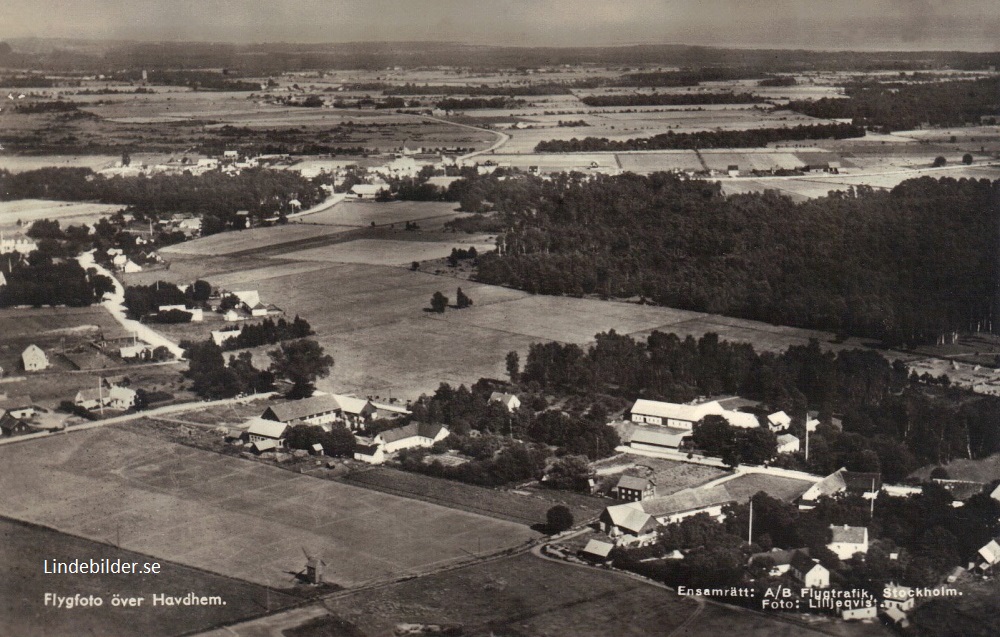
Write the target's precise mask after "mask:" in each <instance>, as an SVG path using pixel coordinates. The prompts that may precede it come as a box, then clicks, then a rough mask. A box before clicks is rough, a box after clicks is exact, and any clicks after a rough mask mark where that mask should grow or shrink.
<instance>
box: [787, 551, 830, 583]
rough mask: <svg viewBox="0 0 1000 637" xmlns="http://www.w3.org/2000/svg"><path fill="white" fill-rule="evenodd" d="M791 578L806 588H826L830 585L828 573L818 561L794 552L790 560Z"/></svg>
mask: <svg viewBox="0 0 1000 637" xmlns="http://www.w3.org/2000/svg"><path fill="white" fill-rule="evenodd" d="M790 565H791V569H789V570H790V571H791V573H792V577H794V578H795V579H796V580H798V581H799V582H801V583H802V585H803V586H805V587H807V588H826V587H827V586H829V585H830V571H829V570H827V568H826V567H825V566H823V565H822V564H820V563H819V560H817V559H815V558H811V557H809V556H808V555H807V554H805V553H803V552H801V551H796V552H795V554H794V555H793V556H792V560H791V564H790Z"/></svg>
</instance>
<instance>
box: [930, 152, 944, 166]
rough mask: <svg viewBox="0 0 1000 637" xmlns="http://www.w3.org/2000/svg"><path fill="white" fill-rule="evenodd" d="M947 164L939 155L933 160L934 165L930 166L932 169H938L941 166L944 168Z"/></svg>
mask: <svg viewBox="0 0 1000 637" xmlns="http://www.w3.org/2000/svg"><path fill="white" fill-rule="evenodd" d="M947 163H948V160H947V159H945V158H944V157H942V156H941V155H938V156H937V157H935V158H934V163H933V164H931V166H933V167H934V168H940V167H941V166H944V165H945V164H947Z"/></svg>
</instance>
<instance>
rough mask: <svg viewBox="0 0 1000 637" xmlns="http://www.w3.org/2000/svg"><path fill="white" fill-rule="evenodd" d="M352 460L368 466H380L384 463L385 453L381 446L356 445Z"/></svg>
mask: <svg viewBox="0 0 1000 637" xmlns="http://www.w3.org/2000/svg"><path fill="white" fill-rule="evenodd" d="M354 459H355V460H360V461H361V462H367V463H368V464H382V463H383V462H385V451H383V450H382V445H375V444H358V446H356V447H355V448H354Z"/></svg>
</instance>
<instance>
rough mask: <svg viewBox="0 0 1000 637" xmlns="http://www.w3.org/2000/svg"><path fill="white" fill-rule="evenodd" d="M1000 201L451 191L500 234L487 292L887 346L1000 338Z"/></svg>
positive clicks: (680, 185)
mask: <svg viewBox="0 0 1000 637" xmlns="http://www.w3.org/2000/svg"><path fill="white" fill-rule="evenodd" d="M998 196H1000V195H998V185H996V184H992V185H991V184H990V182H988V181H986V180H979V181H976V180H965V179H963V180H955V179H948V178H945V179H940V180H935V179H932V178H929V177H923V178H920V179H914V180H910V181H906V182H903V183H902V184H900V185H898V186H896V187H895V188H893V189H892V190H891V191H888V192H885V191H878V192H876V191H874V190H873V189H871V188H867V187H858V188H855V189H853V190H850V191H848V192H846V193H843V192H835V193H832V194H831V195H830V196H828V197H823V198H818V199H813V200H809V201H806V202H802V203H794V202H792V201H791V200H790V199H788V198H787V197H783V196H780V195H778V194H776V193H774V192H765V193H753V194H742V195H735V196H730V197H724V196H722V194H721V193H720V188H719V186H718V184H712V183H707V182H704V181H698V180H688V179H685V178H683V177H680V176H674V175H669V174H665V173H659V174H653V175H649V176H645V177H643V176H638V175H634V174H625V175H621V176H615V177H608V176H587V177H585V176H582V175H565V176H559V177H555V178H553V179H552V180H551V181H549V180H542V179H538V178H534V177H530V176H522V177H520V178H517V179H507V180H504V181H501V180H499V179H497V178H496V177H493V176H489V177H478V178H474V177H467V178H466V179H463V180H461V181H457V182H455V183H453V184H452V185H451V186H450V187H449V191H448V197H449V198H450V199H452V200H456V201H460V202H461V205H462V208H463V209H464V210H468V211H473V212H482V211H484V210H489V209H491V208H492V209H493V210H495V211H496V212H495V214H494V215H493V218H495V219H497V220H498V221H499V222H501V223H502V225H503V232H502V233H500V235H499V236H498V237H497V246H498V250H497V251H496V252H493V253H490V254H485V255H480V256H479V259H478V263H479V265H478V271H477V274H476V277H477V278H478V280H480V281H483V282H486V283H492V284H499V285H508V286H511V287H515V288H519V289H523V290H527V291H529V292H533V293H542V294H567V295H573V296H583V295H600V296H602V297H617V298H629V297H635V298H639V299H640V300H643V299H645V300H649V301H652V302H655V303H658V304H661V305H666V306H670V307H677V308H683V309H690V310H698V311H702V312H711V313H717V314H726V315H731V316H739V317H742V318H748V319H754V320H760V321H766V322H768V323H773V324H779V325H792V326H798V327H809V328H817V329H823V330H829V331H834V332H837V333H840V334H850V335H857V336H865V337H875V338H879V339H882V340H883V341H884V342H885V343H886V344H890V345H898V344H904V343H923V342H934V341H935V340H936V339H937V338H938V337H939V336H940V335H942V334H944V333H947V332H951V331H963V330H976V329H988V328H989V327H991V321H992V320H993V317H992V299H993V294H994V290H995V289H996V284H997V274H996V272H995V267H994V261H995V254H996V231H995V227H996V221H995V213H994V212H992V211H991V206H992V205H994V202H995V201H997V199H996V198H997V197H998ZM487 202H488V203H487ZM998 327H1000V326H998Z"/></svg>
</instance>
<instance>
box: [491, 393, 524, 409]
mask: <svg viewBox="0 0 1000 637" xmlns="http://www.w3.org/2000/svg"><path fill="white" fill-rule="evenodd" d="M490 402H491V403H500V404H502V405H503V406H504V407H506V408H507V411H510V412H514V411H517V409H518V408H519V407H520V406H521V399H520V398H518V397H517V396H515V395H514V394H504V393H503V392H498V391H495V392H493V393H492V394H490Z"/></svg>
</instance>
